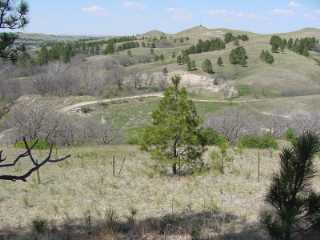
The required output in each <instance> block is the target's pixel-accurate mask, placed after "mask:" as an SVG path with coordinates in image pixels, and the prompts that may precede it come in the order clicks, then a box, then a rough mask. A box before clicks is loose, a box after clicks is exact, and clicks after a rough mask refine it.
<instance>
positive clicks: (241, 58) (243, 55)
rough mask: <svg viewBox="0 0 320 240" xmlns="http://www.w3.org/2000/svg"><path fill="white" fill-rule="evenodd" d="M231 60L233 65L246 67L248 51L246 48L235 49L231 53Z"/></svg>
mask: <svg viewBox="0 0 320 240" xmlns="http://www.w3.org/2000/svg"><path fill="white" fill-rule="evenodd" d="M229 59H230V63H231V64H234V65H236V64H240V65H242V66H246V65H247V59H248V56H247V52H246V49H245V48H244V47H237V48H236V49H233V50H232V51H231V53H230V56H229Z"/></svg>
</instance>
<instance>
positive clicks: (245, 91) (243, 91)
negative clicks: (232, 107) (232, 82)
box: [237, 84, 254, 97]
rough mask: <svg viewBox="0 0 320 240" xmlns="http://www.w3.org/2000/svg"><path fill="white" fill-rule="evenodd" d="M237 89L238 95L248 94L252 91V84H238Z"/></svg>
mask: <svg viewBox="0 0 320 240" xmlns="http://www.w3.org/2000/svg"><path fill="white" fill-rule="evenodd" d="M237 90H238V92H239V96H240V97H244V96H250V95H252V94H253V93H254V90H253V88H252V86H250V85H246V84H241V85H238V86H237Z"/></svg>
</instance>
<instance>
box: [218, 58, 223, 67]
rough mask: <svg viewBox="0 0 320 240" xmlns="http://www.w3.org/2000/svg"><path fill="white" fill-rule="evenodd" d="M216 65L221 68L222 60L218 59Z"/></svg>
mask: <svg viewBox="0 0 320 240" xmlns="http://www.w3.org/2000/svg"><path fill="white" fill-rule="evenodd" d="M217 64H218V66H220V67H222V66H223V60H222V57H219V58H218V60H217Z"/></svg>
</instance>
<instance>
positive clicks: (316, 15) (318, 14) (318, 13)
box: [303, 9, 320, 20]
mask: <svg viewBox="0 0 320 240" xmlns="http://www.w3.org/2000/svg"><path fill="white" fill-rule="evenodd" d="M303 16H304V17H305V18H308V19H310V20H320V9H317V10H314V11H311V12H307V13H305V14H304V15H303Z"/></svg>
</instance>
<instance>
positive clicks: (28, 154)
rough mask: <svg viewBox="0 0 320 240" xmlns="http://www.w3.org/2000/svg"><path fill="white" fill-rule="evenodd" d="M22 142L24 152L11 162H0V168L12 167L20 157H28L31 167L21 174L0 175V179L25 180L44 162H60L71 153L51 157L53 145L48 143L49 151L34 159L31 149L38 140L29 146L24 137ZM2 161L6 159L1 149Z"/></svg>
mask: <svg viewBox="0 0 320 240" xmlns="http://www.w3.org/2000/svg"><path fill="white" fill-rule="evenodd" d="M23 142H24V145H25V148H26V151H25V152H24V153H22V154H20V155H19V156H18V157H17V158H16V159H15V160H14V161H13V162H12V163H8V164H0V168H9V167H14V166H15V165H16V164H17V163H18V162H19V161H20V160H21V159H24V158H29V159H30V160H31V162H32V164H33V167H32V168H31V169H29V170H27V172H26V173H24V174H22V175H0V180H6V181H23V182H26V181H27V179H28V177H30V176H31V175H32V174H33V173H34V172H35V171H37V170H39V169H40V168H41V167H42V166H44V165H45V164H47V163H58V162H62V161H64V160H66V159H68V158H70V157H71V155H67V156H64V157H61V158H57V159H51V156H52V151H53V145H50V149H49V153H48V155H47V157H46V158H45V159H43V160H41V161H39V160H37V159H35V157H34V156H33V154H32V150H33V149H34V148H35V146H36V145H37V144H38V140H37V141H35V142H34V143H33V144H32V145H31V146H29V144H28V142H27V140H26V139H25V138H23ZM4 161H6V157H3V151H0V162H1V163H3V162H4Z"/></svg>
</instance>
